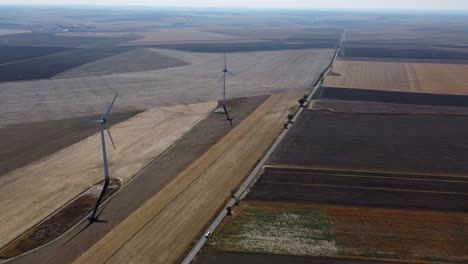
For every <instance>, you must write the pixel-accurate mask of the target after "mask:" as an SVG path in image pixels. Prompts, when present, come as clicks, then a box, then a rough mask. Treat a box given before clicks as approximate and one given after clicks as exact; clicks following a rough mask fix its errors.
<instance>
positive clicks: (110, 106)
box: [103, 94, 119, 119]
mask: <svg viewBox="0 0 468 264" xmlns="http://www.w3.org/2000/svg"><path fill="white" fill-rule="evenodd" d="M118 95H119V94H115V96H114V100H112V103H111V104H110V105H109V108H107V112H106V113H105V114H104V116H103V117H104V119H107V118H108V117H109V115H110V112H111V110H112V107H113V106H114V103H115V100H116V99H117V96H118Z"/></svg>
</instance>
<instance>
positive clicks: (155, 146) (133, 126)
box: [0, 102, 217, 247]
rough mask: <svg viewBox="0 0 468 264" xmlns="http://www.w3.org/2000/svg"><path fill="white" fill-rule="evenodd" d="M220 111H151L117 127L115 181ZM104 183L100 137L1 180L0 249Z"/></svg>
mask: <svg viewBox="0 0 468 264" xmlns="http://www.w3.org/2000/svg"><path fill="white" fill-rule="evenodd" d="M216 105H217V104H216V103H215V102H207V103H199V104H192V105H185V106H174V107H164V108H155V109H150V110H147V111H145V112H143V113H141V114H139V115H136V116H135V117H133V118H130V119H128V120H127V121H124V122H122V123H119V124H116V125H115V126H113V127H112V129H111V130H112V134H113V137H114V141H115V144H116V146H117V150H114V149H113V148H112V147H111V145H110V144H108V147H107V149H108V159H109V169H110V174H111V177H114V178H119V179H121V180H122V181H123V183H124V184H125V183H126V182H127V181H128V180H129V179H131V178H132V177H133V176H135V175H136V174H137V173H138V172H139V171H140V170H141V169H143V168H144V167H145V166H146V165H147V164H149V163H150V162H151V161H153V160H154V159H155V158H157V157H158V156H159V155H160V154H162V153H163V152H164V151H165V150H167V149H168V148H169V147H170V146H171V145H172V144H174V143H175V142H176V141H177V140H178V139H179V138H181V137H182V136H183V135H184V134H186V133H187V132H188V131H189V130H190V129H191V128H192V127H193V126H194V125H196V124H197V123H198V122H200V121H201V120H202V119H204V118H205V117H206V116H207V115H208V114H209V113H210V112H211V111H212V110H213V109H215V107H216ZM111 121H112V119H111ZM97 129H98V128H97V127H96V130H97ZM108 143H110V142H109V141H108ZM109 145H110V147H109ZM102 179H103V167H102V152H101V139H100V134H95V135H93V136H91V137H89V138H87V139H85V140H82V141H80V142H78V143H76V144H74V145H71V146H70V147H67V148H65V149H62V150H61V151H59V152H56V153H55V154H52V155H50V156H48V157H46V158H44V159H42V160H40V161H37V162H34V163H32V164H29V165H27V166H25V167H22V168H20V169H17V170H15V171H12V172H10V173H8V174H6V175H3V176H2V177H1V178H0V212H1V213H0V234H2V236H1V237H0V247H3V246H4V245H5V244H7V243H8V242H10V241H11V240H12V239H14V238H16V237H17V236H18V235H20V234H21V233H23V232H24V231H26V230H27V229H29V228H30V227H32V226H34V225H35V224H37V223H38V222H40V221H41V220H43V219H44V218H45V217H47V216H48V215H50V214H51V213H53V212H54V211H55V210H57V209H59V208H60V207H62V206H63V205H65V204H66V203H68V202H69V201H71V200H72V199H73V198H75V197H76V196H77V195H79V194H80V193H82V192H83V191H85V190H87V189H88V188H90V187H91V186H92V185H94V184H96V183H97V182H98V181H100V180H102Z"/></svg>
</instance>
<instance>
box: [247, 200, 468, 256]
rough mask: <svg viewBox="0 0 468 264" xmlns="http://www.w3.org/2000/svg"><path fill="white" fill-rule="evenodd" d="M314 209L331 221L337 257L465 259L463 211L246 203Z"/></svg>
mask: <svg viewBox="0 0 468 264" xmlns="http://www.w3.org/2000/svg"><path fill="white" fill-rule="evenodd" d="M249 204H250V205H255V206H267V207H275V208H290V209H291V208H309V209H313V210H319V211H320V212H322V213H324V214H325V215H327V216H328V217H329V218H330V219H331V220H332V221H333V223H334V234H335V240H336V244H337V246H338V248H339V251H340V253H339V255H341V256H343V257H355V256H359V257H364V258H369V259H373V258H378V259H400V260H403V261H404V262H405V263H425V262H426V261H427V262H431V261H434V262H436V263H437V262H438V261H441V262H450V263H466V262H467V261H468V251H467V250H466V245H467V244H468V230H467V226H468V214H466V213H454V212H450V213H446V212H434V211H407V210H395V209H381V208H358V207H345V206H322V205H314V204H288V203H261V202H259V203H249Z"/></svg>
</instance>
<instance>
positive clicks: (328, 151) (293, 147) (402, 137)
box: [269, 110, 468, 175]
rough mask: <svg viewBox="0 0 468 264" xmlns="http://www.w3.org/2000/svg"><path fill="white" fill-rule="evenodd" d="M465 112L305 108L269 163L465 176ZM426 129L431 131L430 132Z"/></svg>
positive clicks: (467, 119) (467, 145) (467, 130)
mask: <svg viewBox="0 0 468 264" xmlns="http://www.w3.org/2000/svg"><path fill="white" fill-rule="evenodd" d="M465 124H468V117H467V116H466V115H464V116H457V115H453V116H450V115H425V114H423V115H416V114H411V115H407V114H385V115H382V114H353V113H330V112H317V111H311V110H307V111H305V112H304V113H303V114H302V115H301V116H300V118H299V119H298V120H297V122H296V124H295V126H294V127H293V128H292V129H291V131H290V132H289V133H288V135H287V136H286V137H285V139H284V140H283V141H282V142H281V144H280V145H279V146H278V148H277V149H276V151H275V153H273V155H272V157H271V158H270V160H269V164H272V165H290V166H301V167H320V168H332V169H353V170H374V171H375V170H377V171H383V172H402V173H409V174H419V173H425V174H428V173H430V174H442V175H444V174H449V175H451V174H456V175H466V174H467V173H468V168H467V166H466V162H465V157H466V156H467V155H468V140H467V138H466V136H465V134H467V133H468V125H465ZM428 131H430V133H428Z"/></svg>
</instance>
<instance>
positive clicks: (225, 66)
mask: <svg viewBox="0 0 468 264" xmlns="http://www.w3.org/2000/svg"><path fill="white" fill-rule="evenodd" d="M224 69H227V59H226V52H224Z"/></svg>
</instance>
